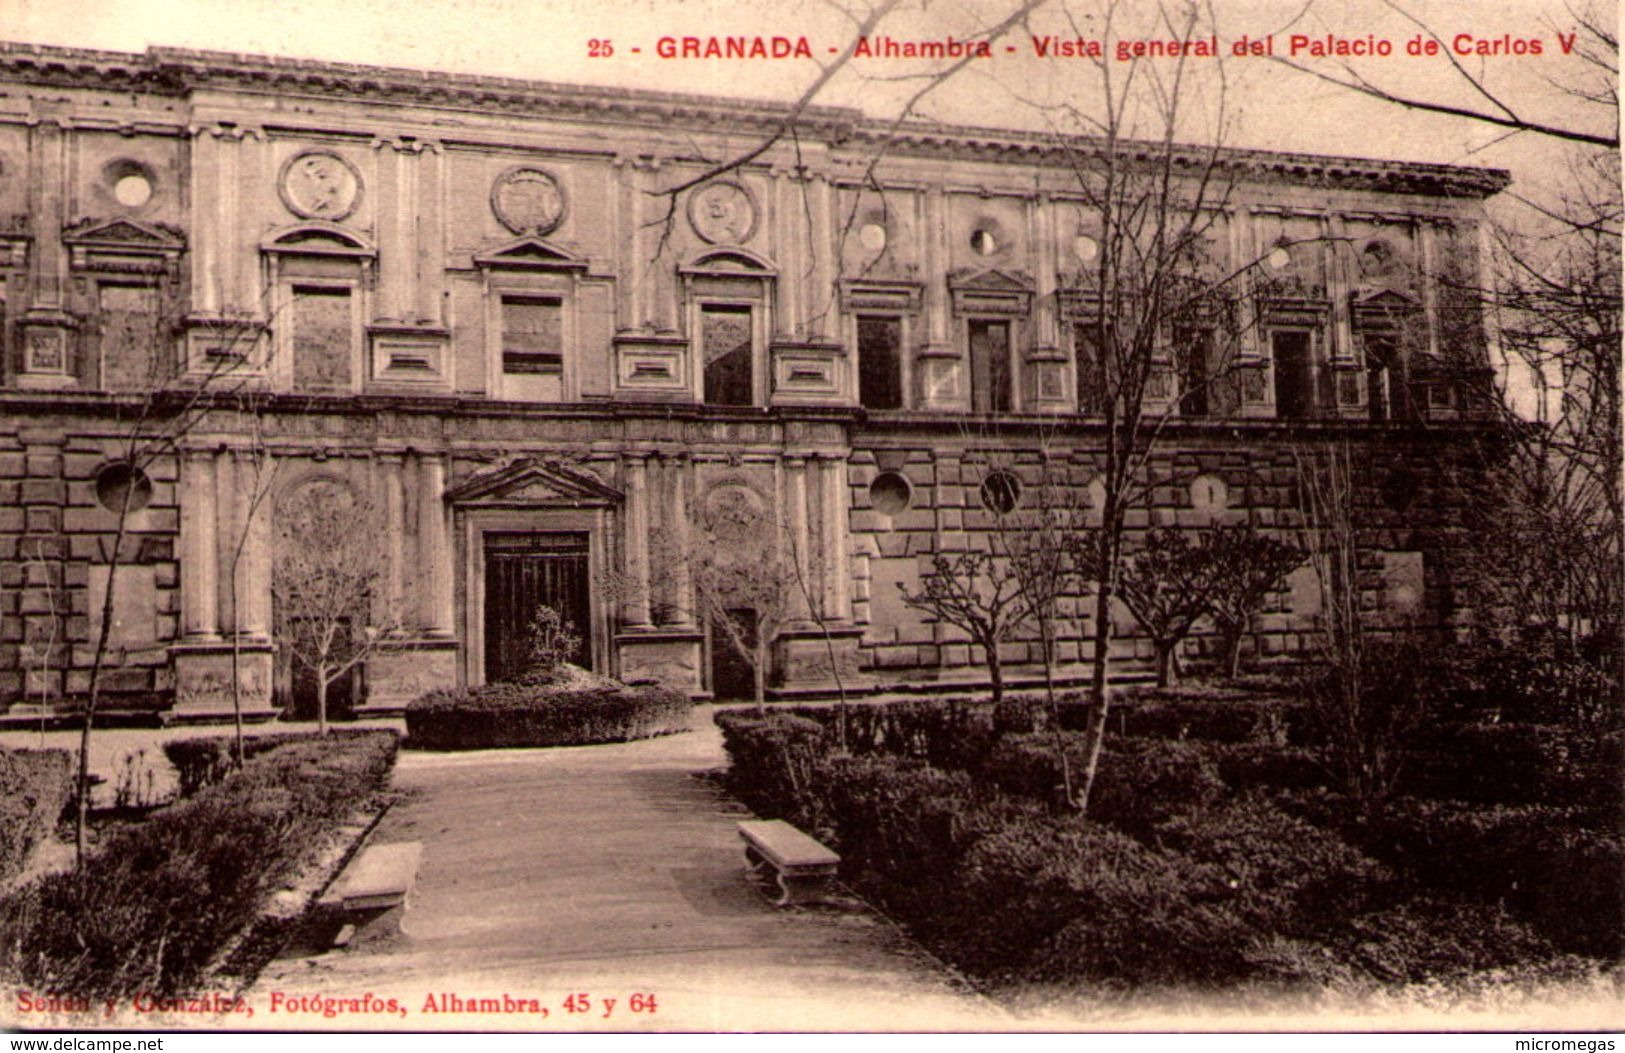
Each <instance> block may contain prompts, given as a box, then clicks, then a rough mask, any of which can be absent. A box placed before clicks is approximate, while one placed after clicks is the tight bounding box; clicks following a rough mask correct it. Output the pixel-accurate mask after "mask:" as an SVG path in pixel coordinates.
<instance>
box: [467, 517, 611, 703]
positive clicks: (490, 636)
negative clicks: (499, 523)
mask: <svg viewBox="0 0 1625 1053" xmlns="http://www.w3.org/2000/svg"><path fill="white" fill-rule="evenodd" d="M590 590H591V577H590V575H589V573H588V562H587V535H586V534H585V533H574V532H543V531H522V532H521V531H515V532H508V533H488V534H486V535H485V682H486V683H488V684H495V683H502V682H504V681H511V680H517V679H518V678H519V677H521V676H522V675H524V673H525V670H526V669H527V668H528V667H529V665H530V646H531V622H532V620H533V619H534V618H535V617H536V612H537V610H538V609H539V608H540V607H542V606H544V605H545V606H548V607H551V608H553V609H554V610H556V611H558V612H559V614H560V615H561V616H562V617H563V619H564V621H565V622H566V624H568V626H569V627H570V631H571V632H573V633H574V634H575V635H576V636H577V637H578V638H579V639H580V644H579V645H578V646H577V648H576V654H575V657H574V658H573V659H571V660H572V661H573V662H575V664H576V665H579V666H581V667H582V668H584V669H591V668H592V593H591V591H590Z"/></svg>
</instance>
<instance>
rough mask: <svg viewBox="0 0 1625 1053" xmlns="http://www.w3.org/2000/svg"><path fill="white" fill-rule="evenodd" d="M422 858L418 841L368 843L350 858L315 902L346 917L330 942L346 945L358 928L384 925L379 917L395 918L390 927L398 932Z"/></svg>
mask: <svg viewBox="0 0 1625 1053" xmlns="http://www.w3.org/2000/svg"><path fill="white" fill-rule="evenodd" d="M422 859H423V843H422V842H421V841H400V842H396V843H394V844H386V845H369V846H368V847H366V848H364V849H362V850H361V852H360V854H358V855H357V856H356V857H355V858H354V859H352V860H350V863H349V865H348V866H346V867H345V868H344V872H343V873H342V874H340V875H339V878H338V880H337V881H335V882H333V884H332V885H330V886H329V887H328V889H327V891H326V892H325V893H323V894H322V898H321V899H320V900H318V901H317V904H318V906H321V907H323V908H326V909H328V910H330V911H332V912H334V913H336V914H339V915H341V916H342V917H344V918H345V919H346V922H347V923H346V924H345V925H344V926H343V928H341V929H340V930H339V934H338V936H337V937H335V938H334V940H333V945H334V946H337V947H342V946H344V945H346V944H348V943H349V942H350V940H351V939H352V938H353V937H354V936H355V934H356V932H357V931H358V930H361V929H379V928H383V926H380V925H379V924H378V923H379V921H380V920H381V919H386V918H392V919H394V920H395V924H394V925H393V926H392V927H391V928H392V929H393V930H396V931H398V930H399V924H400V923H399V918H400V915H401V914H402V913H404V912H405V910H406V898H407V896H408V895H410V894H411V891H412V886H413V885H414V884H416V883H417V877H418V864H419V863H420V862H421V861H422Z"/></svg>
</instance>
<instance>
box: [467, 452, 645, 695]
mask: <svg viewBox="0 0 1625 1053" xmlns="http://www.w3.org/2000/svg"><path fill="white" fill-rule="evenodd" d="M621 500H622V498H621V493H620V491H618V490H616V489H614V488H612V487H610V486H607V485H605V484H604V483H603V482H601V481H599V479H598V478H597V477H595V476H594V475H592V474H591V473H590V472H587V471H585V470H582V469H579V468H575V467H573V466H570V465H565V464H559V463H557V462H544V461H538V460H532V459H530V458H523V459H521V460H519V461H516V462H514V463H513V464H511V465H509V466H507V467H505V468H501V469H498V470H496V471H492V472H488V473H482V474H480V475H476V476H474V477H473V478H471V479H468V480H466V481H464V482H462V483H460V484H458V485H457V486H455V487H453V488H452V489H450V490H448V491H447V492H446V501H447V503H448V504H449V505H450V506H451V512H452V517H453V532H454V535H455V537H456V544H457V554H456V559H457V568H458V575H457V578H458V580H457V590H456V598H457V637H458V639H459V640H460V641H461V643H462V648H461V655H460V656H459V663H458V664H459V679H460V680H461V681H462V682H463V683H465V684H470V685H476V684H483V683H485V571H486V567H485V537H486V535H487V534H492V533H504V534H506V533H571V534H586V535H587V574H588V582H589V584H588V597H589V611H590V614H589V622H590V625H589V627H588V628H589V632H590V640H591V650H592V660H593V667H594V668H596V669H599V670H605V671H611V672H613V671H614V669H615V664H614V660H613V655H612V649H611V647H610V641H611V630H612V626H611V624H610V616H611V613H612V605H611V604H609V603H606V602H605V599H604V596H603V595H602V589H600V588H599V587H598V586H597V582H598V581H599V580H601V578H602V576H603V574H604V572H605V570H606V569H608V568H610V567H611V566H612V565H613V563H612V551H613V550H612V548H611V538H612V537H613V536H614V533H613V532H614V529H615V526H616V521H617V519H618V518H619V506H620V503H621Z"/></svg>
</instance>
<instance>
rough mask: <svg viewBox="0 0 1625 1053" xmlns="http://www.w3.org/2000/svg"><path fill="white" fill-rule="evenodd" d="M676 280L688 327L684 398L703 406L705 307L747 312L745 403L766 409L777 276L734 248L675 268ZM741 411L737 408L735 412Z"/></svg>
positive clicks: (752, 255) (763, 261)
mask: <svg viewBox="0 0 1625 1053" xmlns="http://www.w3.org/2000/svg"><path fill="white" fill-rule="evenodd" d="M678 275H679V277H680V278H681V279H682V286H683V301H684V308H683V309H684V319H685V323H686V324H687V326H688V338H689V340H688V354H689V361H690V363H691V364H692V365H691V368H690V369H689V394H690V395H691V397H692V398H693V399H694V401H695V403H697V404H699V405H702V406H703V405H706V404H707V403H706V401H705V343H704V340H705V335H704V331H703V328H702V313H703V311H704V309H705V308H707V307H732V308H741V307H743V308H749V309H750V312H751V351H750V368H751V377H750V385H751V401H750V405H751V406H754V407H761V406H766V405H767V404H768V402H769V400H770V399H771V398H772V397H773V391H772V375H771V371H772V366H773V363H772V361H771V358H770V355H769V350H768V343H769V338H770V337H771V335H772V334H773V333H774V332H775V331H776V329H775V327H774V317H775V315H774V307H775V304H776V299H777V295H778V270H777V268H775V267H773V266H772V265H771V264H770V263H769V262H768V261H767V260H766V259H764V258H762V257H760V256H758V255H757V254H755V253H753V252H750V251H748V250H745V249H740V248H737V247H735V248H726V249H713V250H711V251H708V252H705V253H702V254H701V255H700V256H698V257H697V258H696V259H694V260H693V261H691V262H689V263H687V264H685V265H683V266H682V267H679V268H678ZM735 408H742V407H735Z"/></svg>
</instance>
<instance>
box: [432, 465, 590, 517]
mask: <svg viewBox="0 0 1625 1053" xmlns="http://www.w3.org/2000/svg"><path fill="white" fill-rule="evenodd" d="M446 500H447V501H450V502H452V503H454V504H458V505H498V506H513V505H526V506H533V505H551V506H555V507H557V506H566V507H573V508H579V507H581V506H583V505H611V504H619V503H620V501H621V492H620V491H619V490H616V489H615V488H614V487H612V486H608V485H605V483H604V482H603V481H602V480H600V479H599V478H598V477H597V476H596V475H593V474H592V473H591V472H588V471H585V470H583V469H581V468H577V467H575V466H573V465H569V464H564V463H562V462H560V461H543V460H537V459H535V458H531V457H524V458H520V459H519V460H517V461H514V462H513V463H512V464H509V465H507V466H506V467H503V468H497V469H493V470H491V471H486V472H480V473H478V474H476V475H473V476H470V477H469V478H467V479H465V480H463V481H462V482H460V483H458V484H457V485H456V486H453V487H452V488H451V489H449V490H447V491H446Z"/></svg>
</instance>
